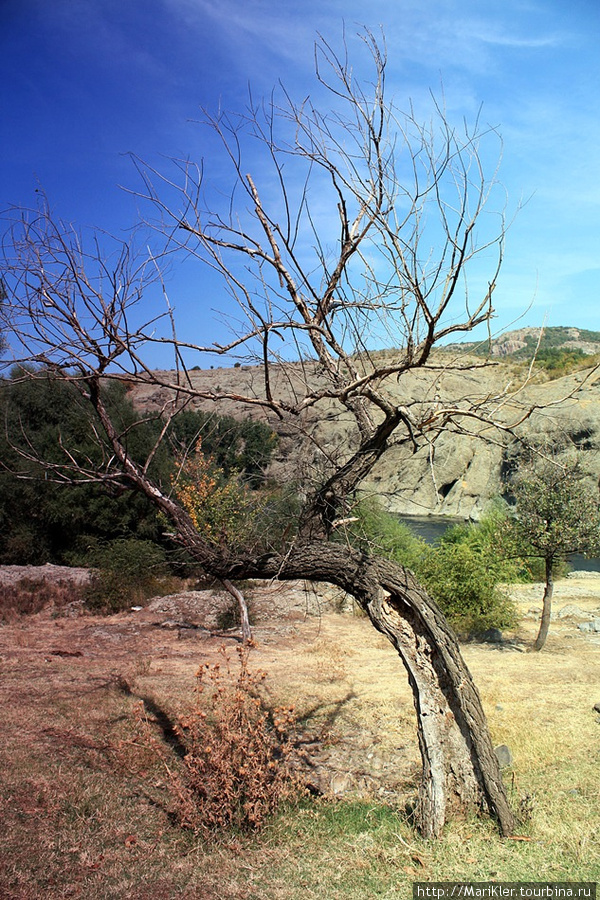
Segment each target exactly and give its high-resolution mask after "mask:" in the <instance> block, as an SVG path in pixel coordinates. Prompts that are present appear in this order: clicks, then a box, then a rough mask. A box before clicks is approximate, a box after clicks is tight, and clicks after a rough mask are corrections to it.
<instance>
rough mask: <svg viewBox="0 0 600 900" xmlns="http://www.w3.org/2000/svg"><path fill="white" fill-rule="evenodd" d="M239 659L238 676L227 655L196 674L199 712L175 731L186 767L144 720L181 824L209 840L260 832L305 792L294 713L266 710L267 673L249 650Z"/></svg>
mask: <svg viewBox="0 0 600 900" xmlns="http://www.w3.org/2000/svg"><path fill="white" fill-rule="evenodd" d="M237 654H238V665H239V670H238V671H237V673H235V672H234V671H233V667H232V660H231V657H230V656H229V655H228V654H227V653H226V651H225V649H223V650H222V656H223V663H222V664H219V663H216V664H206V665H204V666H201V668H200V669H199V671H198V673H197V676H196V678H197V685H196V704H195V708H194V709H193V710H192V711H191V712H190V713H189V714H187V715H185V716H181V717H180V718H179V720H178V722H177V724H176V727H175V734H176V736H177V739H178V742H179V743H180V746H181V748H184V749H185V753H184V754H183V760H182V766H180V767H175V766H174V765H173V763H174V760H172V759H168V758H167V753H166V752H165V747H164V745H158V742H157V741H156V739H155V738H152V737H151V735H150V732H149V731H148V723H147V721H146V739H148V738H149V737H150V740H151V741H152V743H153V747H154V749H155V750H157V751H158V752H159V754H160V756H161V758H162V760H163V763H164V764H165V766H166V769H167V776H168V778H167V781H168V787H169V790H170V793H171V795H172V796H173V797H174V798H175V800H176V811H177V816H178V819H179V822H180V824H181V825H182V826H183V827H185V828H189V829H192V830H193V831H194V832H196V833H203V834H204V835H205V836H210V835H214V834H215V833H217V832H219V831H222V830H223V829H229V828H232V829H239V830H242V831H246V830H257V829H260V828H261V827H262V826H263V825H264V823H265V821H266V819H267V818H268V817H269V816H270V815H272V814H273V813H274V812H275V811H276V810H277V808H278V807H279V806H280V804H281V803H283V802H284V801H288V800H292V799H294V798H295V797H297V796H298V795H299V794H300V793H301V791H302V788H301V784H300V781H299V779H298V777H297V776H296V775H295V774H294V771H293V761H292V754H293V750H294V744H293V740H292V735H293V732H294V729H295V725H296V718H295V714H294V708H293V707H291V706H285V707H275V708H269V706H268V704H267V703H266V701H265V696H264V682H265V679H266V674H265V673H264V672H253V671H251V670H250V669H249V667H248V656H249V648H247V647H244V648H238V651H237Z"/></svg>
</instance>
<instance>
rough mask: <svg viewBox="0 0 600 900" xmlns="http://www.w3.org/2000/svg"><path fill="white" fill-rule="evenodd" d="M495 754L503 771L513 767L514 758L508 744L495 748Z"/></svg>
mask: <svg viewBox="0 0 600 900" xmlns="http://www.w3.org/2000/svg"><path fill="white" fill-rule="evenodd" d="M494 753H495V754H496V759H497V760H498V763H499V764H500V768H501V769H507V768H508V767H509V766H512V764H513V756H512V753H511V752H510V747H508V746H507V745H506V744H500V745H499V746H498V747H494Z"/></svg>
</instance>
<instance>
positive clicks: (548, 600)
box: [533, 557, 554, 650]
mask: <svg viewBox="0 0 600 900" xmlns="http://www.w3.org/2000/svg"><path fill="white" fill-rule="evenodd" d="M545 563H546V587H545V588H544V601H543V605H542V620H541V622H540V630H539V631H538V636H537V637H536V639H535V642H534V644H533V649H534V650H541V649H542V647H543V646H544V644H545V643H546V638H547V637H548V631H549V630H550V615H551V613H552V596H553V594H554V558H553V557H546V560H545Z"/></svg>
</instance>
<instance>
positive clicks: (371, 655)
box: [0, 566, 600, 797]
mask: <svg viewBox="0 0 600 900" xmlns="http://www.w3.org/2000/svg"><path fill="white" fill-rule="evenodd" d="M43 570H44V571H43V574H44V576H45V577H47V578H50V579H59V578H61V577H63V575H64V572H63V571H61V570H60V567H54V566H45V567H43ZM24 574H25V572H24V570H23V569H22V568H21V567H4V569H0V579H1V580H3V581H4V582H7V581H10V580H16V579H18V578H20V577H21V578H22V577H23V576H24ZM39 574H40V570H30V569H28V570H27V575H28V577H39ZM72 574H73V575H74V577H75V578H76V579H83V578H84V577H85V570H78V571H76V572H75V573H72ZM510 591H511V593H512V595H513V596H514V598H515V600H516V601H517V603H518V606H519V610H520V612H521V623H520V626H519V628H518V630H517V631H516V632H515V633H511V634H506V635H504V636H503V640H502V642H501V643H495V644H488V643H476V642H470V643H466V644H465V645H464V646H463V652H464V656H465V658H466V661H467V664H468V665H469V667H470V669H471V671H472V672H473V675H474V677H475V680H476V683H477V684H478V686H479V689H480V692H481V694H482V698H483V701H484V705H485V707H486V712H487V714H488V718H489V720H490V725H491V728H492V733H493V736H494V740H495V742H496V743H498V744H501V743H507V744H509V746H510V747H511V752H512V753H513V754H515V755H517V756H518V753H519V743H520V741H519V727H520V726H519V724H518V723H522V722H523V721H531V720H532V719H531V717H532V716H533V717H534V720H537V721H540V722H541V723H542V724H544V723H545V725H546V726H547V727H548V728H551V725H552V721H553V719H554V717H555V716H556V715H558V712H559V711H560V710H562V711H563V712H564V705H565V703H567V704H569V703H572V704H575V706H577V708H580V707H582V706H583V707H586V708H587V710H588V711H589V713H590V715H591V714H592V712H591V711H592V710H593V706H594V703H596V702H598V701H600V633H594V632H589V633H585V632H582V631H581V630H579V629H578V627H577V626H578V624H580V623H582V622H586V621H588V622H589V621H593V620H594V618H595V617H600V577H599V576H595V575H594V574H593V573H589V574H585V573H578V575H577V577H569V578H566V579H564V580H563V581H560V582H558V583H557V585H556V591H555V600H554V618H553V622H552V627H551V632H550V636H549V639H548V643H547V647H546V649H545V650H544V651H543V652H542V653H541V654H533V653H529V652H528V649H529V647H530V646H531V643H532V640H533V638H534V637H535V633H536V627H537V624H538V621H539V614H540V610H541V595H542V587H541V586H540V585H521V586H516V587H513V588H510ZM247 596H248V599H249V603H250V608H251V613H252V618H253V620H254V637H255V641H256V648H255V649H254V650H253V651H252V656H251V665H252V667H254V668H256V669H259V670H262V671H265V672H266V673H267V675H268V681H267V684H268V689H269V691H270V692H271V693H272V695H273V701H274V703H293V704H294V705H295V707H296V709H297V711H298V715H299V717H300V721H301V728H302V727H305V733H304V734H301V739H302V740H303V741H304V744H305V746H306V748H307V749H308V750H309V751H310V752H309V759H310V763H309V767H310V772H309V780H310V781H311V782H312V783H313V785H314V787H315V788H316V789H317V790H319V791H320V792H324V793H330V794H334V795H341V794H348V793H351V794H358V795H370V796H373V795H379V796H382V797H385V796H386V795H389V794H392V793H393V794H396V795H398V794H399V793H403V792H406V793H407V794H410V792H411V790H412V789H413V788H414V783H415V779H416V776H417V774H418V769H419V761H418V749H417V745H416V740H415V721H414V710H413V705H412V698H411V694H410V690H409V687H408V684H407V681H406V677H405V675H404V671H403V669H402V665H401V663H400V661H399V659H398V657H397V655H396V654H395V652H394V651H393V649H392V648H391V646H390V645H389V643H388V642H387V641H386V640H385V639H384V638H383V637H381V636H380V635H379V634H378V633H377V632H375V631H374V629H373V628H372V627H371V626H370V624H369V623H368V621H367V620H366V619H365V618H362V617H360V616H359V615H357V614H356V612H355V611H353V609H352V604H351V603H348V602H347V600H346V598H344V597H342V596H341V595H340V594H338V593H336V592H334V591H332V590H327V591H325V592H323V593H319V594H317V593H316V592H315V591H314V590H313V589H312V588H310V587H309V586H307V585H305V584H303V583H293V584H288V585H285V584H284V585H279V584H277V585H269V584H267V585H265V584H261V585H259V584H257V585H252V586H249V587H248V589H247ZM229 606H230V599H229V597H228V596H227V595H226V594H224V593H221V592H219V591H201V592H200V591H192V592H187V593H181V594H175V595H171V596H168V597H162V598H157V599H156V600H153V601H151V602H150V603H149V604H148V606H146V607H144V608H141V609H140V608H133V609H131V610H128V611H126V612H122V613H119V614H117V615H112V616H106V617H104V616H103V617H99V616H91V615H83V614H81V610H80V609H79V608H77V607H74V608H67V609H64V610H52V609H46V610H44V611H43V612H41V613H38V614H36V615H33V616H28V617H26V618H22V619H20V620H18V621H15V622H13V623H11V624H4V625H3V626H0V671H1V672H2V674H3V685H4V687H3V688H2V689H0V702H1V703H2V706H3V707H4V709H7V708H8V712H7V713H6V717H5V718H6V721H7V723H8V725H9V724H10V721H11V719H12V718H13V715H11V712H12V713H16V716H15V719H14V726H15V728H16V729H19V728H20V727H21V726H22V722H23V721H30V722H32V723H35V727H33V732H35V733H31V734H29V735H27V736H24V735H22V734H21V735H20V738H21V739H23V737H27V739H29V740H32V741H36V740H39V739H40V733H43V731H44V727H46V728H51V727H52V723H51V722H47V723H46V724H45V725H44V723H43V721H42V720H40V715H42V716H43V713H42V711H41V709H38V710H37V711H36V713H35V714H33V712H32V713H31V715H30V714H29V713H28V711H27V710H28V707H30V706H31V704H32V703H33V702H34V698H35V696H36V693H37V692H38V691H41V690H43V691H44V692H47V691H50V692H51V693H52V694H54V695H55V696H60V697H61V699H62V702H63V705H65V706H66V707H68V708H70V709H72V710H75V711H76V710H77V708H78V706H79V698H81V697H82V696H83V695H86V694H88V693H89V692H90V691H93V690H94V689H95V688H98V687H100V686H102V685H106V684H107V683H110V682H111V681H114V682H115V683H119V682H122V683H126V684H127V685H128V686H129V687H130V689H131V691H132V692H133V693H134V694H135V695H137V696H139V697H145V698H147V697H152V701H153V703H156V704H157V705H158V706H159V707H160V708H161V709H163V710H167V711H175V712H178V711H182V704H185V702H186V701H185V700H184V699H182V698H191V697H192V694H193V687H194V683H195V679H194V675H195V672H196V671H197V669H198V667H199V666H200V665H201V664H204V663H214V662H215V661H217V660H219V659H220V658H221V657H222V654H223V648H226V650H227V652H228V653H229V655H233V658H234V659H235V648H236V647H238V646H239V634H238V631H237V629H235V628H233V629H229V630H223V629H219V622H220V621H222V620H223V613H224V611H226V610H227V609H228V608H229ZM342 610H343V611H342ZM540 684H543V685H544V690H543V691H540V690H539V685H540ZM2 695H3V696H2ZM83 726H84V723H77V724H76V726H74V727H78V728H81V727H83ZM36 729H37V732H36Z"/></svg>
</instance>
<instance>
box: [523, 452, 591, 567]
mask: <svg viewBox="0 0 600 900" xmlns="http://www.w3.org/2000/svg"><path fill="white" fill-rule="evenodd" d="M508 487H509V489H510V491H511V492H512V494H513V497H514V500H515V506H514V510H513V515H512V518H511V521H510V530H509V531H508V532H507V534H506V540H507V541H509V540H512V541H513V542H514V545H515V546H516V548H517V549H518V551H519V552H520V553H521V554H522V555H523V556H529V557H538V558H541V559H544V560H549V561H550V562H551V563H552V565H553V566H554V565H555V564H556V563H557V562H559V561H561V560H564V559H565V557H566V556H567V555H568V554H570V553H584V554H585V553H589V554H595V553H598V552H599V551H600V507H599V500H600V498H599V496H598V489H597V486H596V485H595V484H593V483H592V480H591V479H590V477H589V476H588V475H587V474H586V472H585V471H584V470H583V469H582V467H581V464H580V462H579V460H577V459H575V460H566V461H563V462H561V461H558V460H556V461H552V460H549V459H547V460H542V459H540V460H539V461H537V462H533V463H531V464H529V465H526V466H523V467H522V468H521V470H520V471H519V473H518V474H516V475H515V476H514V477H513V479H512V481H511V482H510V485H508Z"/></svg>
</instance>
